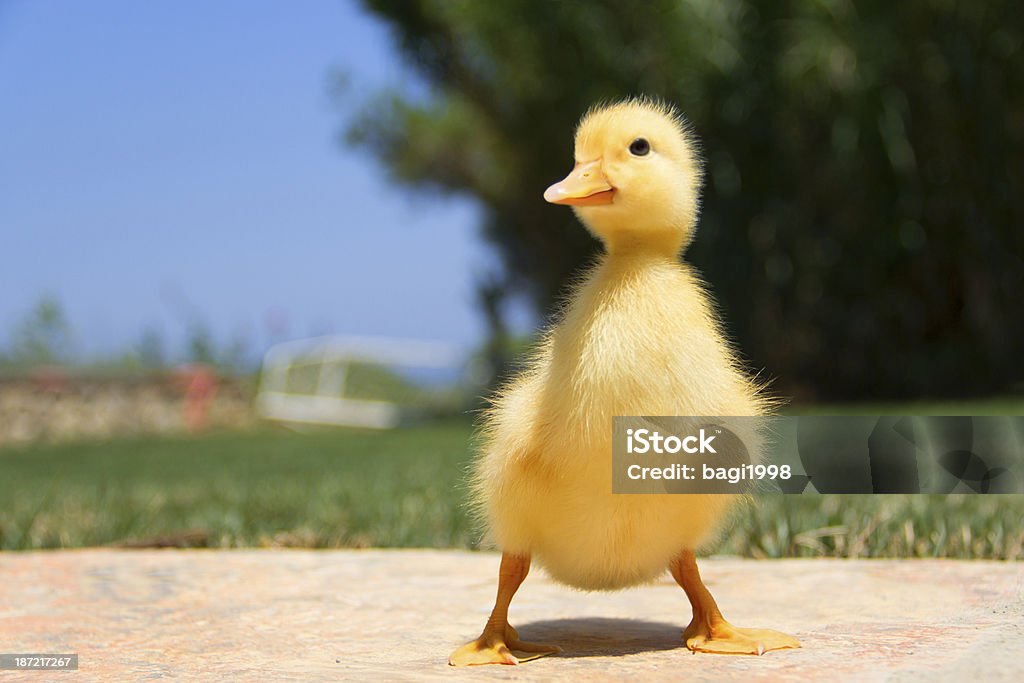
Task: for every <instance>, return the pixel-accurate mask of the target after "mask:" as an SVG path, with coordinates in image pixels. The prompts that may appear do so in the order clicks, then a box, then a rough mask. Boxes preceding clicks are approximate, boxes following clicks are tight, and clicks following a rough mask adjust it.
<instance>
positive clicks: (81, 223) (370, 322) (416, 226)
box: [0, 0, 494, 356]
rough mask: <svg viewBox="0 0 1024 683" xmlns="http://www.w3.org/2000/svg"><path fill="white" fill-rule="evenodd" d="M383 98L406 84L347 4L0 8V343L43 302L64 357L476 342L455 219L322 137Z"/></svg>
mask: <svg viewBox="0 0 1024 683" xmlns="http://www.w3.org/2000/svg"><path fill="white" fill-rule="evenodd" d="M289 8H291V10H289ZM339 71H340V72H345V73H347V74H348V76H349V79H350V85H349V89H348V91H347V92H348V94H347V95H346V96H343V97H342V98H340V99H339V98H336V97H333V96H332V95H331V84H332V79H331V74H332V73H334V72H339ZM386 85H397V86H399V87H417V85H419V84H418V83H417V82H416V81H415V77H414V76H413V75H411V74H410V73H409V72H408V70H406V69H404V68H403V65H402V64H401V63H400V62H399V60H398V58H397V56H396V54H395V52H394V50H393V49H392V46H391V43H390V40H389V35H388V32H387V29H386V28H385V27H384V26H382V25H381V24H380V23H379V22H377V21H376V20H375V19H373V18H372V17H370V16H367V15H366V14H365V13H364V12H363V10H362V9H361V8H360V7H359V6H358V5H357V4H356V3H355V2H353V1H345V0H334V1H328V0H321V1H319V2H303V3H300V4H293V3H281V2H269V1H268V2H222V1H218V2H213V3H184V4H183V3H180V2H167V1H164V2H149V1H147V2H132V1H129V0H120V1H103V0H97V1H95V2H88V3H84V2H80V3H72V2H62V3H57V2H33V1H31V0H14V1H11V0H7V1H5V2H2V3H0V188H2V189H0V256H2V259H0V347H6V346H7V344H8V343H9V339H8V334H9V331H10V329H11V327H12V326H13V325H14V324H15V323H16V321H18V320H19V319H21V318H22V317H23V316H24V315H25V313H26V312H27V311H28V310H29V309H30V308H31V307H32V305H33V304H34V303H35V302H36V301H38V300H39V298H40V297H42V296H43V295H46V294H51V295H53V296H56V297H57V298H58V299H59V300H60V301H61V303H62V304H63V305H64V308H65V310H66V311H67V313H68V314H69V317H70V320H71V322H72V324H73V326H74V329H75V332H76V341H77V350H78V351H79V352H80V353H81V354H82V355H84V356H90V355H100V354H103V353H108V352H111V351H113V350H116V349H121V348H125V347H127V346H129V345H131V344H133V343H135V342H136V341H137V340H138V339H139V337H140V336H141V334H142V332H143V330H145V329H147V328H151V329H155V330H156V331H158V332H160V333H161V334H162V335H163V336H164V338H165V340H166V341H167V345H168V346H169V347H170V348H171V349H176V348H179V347H180V345H181V343H182V339H183V334H184V327H185V320H186V319H187V318H188V316H189V315H192V314H193V313H195V314H198V315H199V316H200V317H201V319H202V320H204V321H205V322H206V323H207V324H208V325H209V326H210V327H211V328H212V330H213V331H214V333H215V335H216V336H217V338H218V339H219V340H222V341H224V340H228V339H230V338H233V337H236V336H243V337H245V338H246V339H248V340H249V342H250V344H251V347H252V349H253V351H254V352H261V351H262V350H263V348H264V347H265V345H266V343H267V340H268V339H269V338H270V337H269V331H268V323H267V321H268V318H275V319H278V320H280V321H284V322H285V325H286V326H285V328H284V329H285V334H284V336H287V337H289V338H298V337H304V336H308V335H311V334H320V333H329V332H347V333H359V334H381V335H395V336H403V337H412V338H423V339H438V340H444V341H448V342H451V343H454V344H458V345H459V346H461V347H469V346H470V345H472V344H473V343H475V342H477V341H479V339H480V338H481V337H482V335H483V328H482V324H481V321H480V320H479V317H478V316H477V315H476V313H475V310H474V306H473V285H472V283H473V279H474V276H475V274H477V273H480V272H483V271H485V270H486V269H487V268H488V267H489V265H490V264H492V263H493V262H494V257H493V256H492V255H491V254H490V253H489V251H488V250H487V249H486V248H485V247H484V246H483V245H482V243H481V241H480V240H479V239H478V237H477V230H476V219H477V210H476V208H475V206H474V205H473V204H472V203H471V202H469V201H468V200H442V199H430V198H424V197H422V196H416V195H410V194H409V193H408V192H406V191H403V190H402V189H401V188H398V187H394V186H392V185H390V184H389V183H388V181H387V178H386V176H385V174H384V173H383V171H382V170H381V169H380V167H378V166H377V165H376V163H375V162H374V161H373V160H372V159H370V158H369V157H368V156H366V155H365V153H363V152H360V151H357V150H351V149H346V148H345V147H344V146H343V145H342V144H341V143H340V142H339V134H340V132H341V130H342V128H343V125H344V121H345V117H346V115H347V114H349V113H351V112H352V111H354V107H355V106H356V105H355V103H356V102H358V101H359V100H360V98H363V97H366V96H367V95H368V94H370V93H372V92H373V91H374V90H375V89H377V88H379V87H383V86H386Z"/></svg>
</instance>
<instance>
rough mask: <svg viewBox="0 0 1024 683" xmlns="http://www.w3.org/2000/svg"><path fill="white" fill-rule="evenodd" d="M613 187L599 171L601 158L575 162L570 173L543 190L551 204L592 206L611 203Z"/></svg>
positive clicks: (613, 193)
mask: <svg viewBox="0 0 1024 683" xmlns="http://www.w3.org/2000/svg"><path fill="white" fill-rule="evenodd" d="M614 195H615V188H614V187H612V186H611V185H609V184H608V179H607V178H606V177H605V176H604V173H603V172H602V171H601V160H600V159H597V160H596V161H590V162H587V163H585V164H576V168H574V169H572V173H570V174H569V175H567V176H566V177H565V179H564V180H562V181H560V182H557V183H555V184H554V185H552V186H551V187H549V188H548V189H547V190H545V191H544V199H546V200H547V201H549V202H551V203H552V204H571V205H573V206H594V205H595V204H611V203H612V198H613V196H614Z"/></svg>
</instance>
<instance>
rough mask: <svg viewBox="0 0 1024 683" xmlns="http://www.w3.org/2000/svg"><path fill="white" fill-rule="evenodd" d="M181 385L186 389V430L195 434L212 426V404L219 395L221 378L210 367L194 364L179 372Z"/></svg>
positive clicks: (183, 413) (184, 413)
mask: <svg viewBox="0 0 1024 683" xmlns="http://www.w3.org/2000/svg"><path fill="white" fill-rule="evenodd" d="M178 377H179V380H180V385H181V386H182V388H183V389H184V393H185V396H184V399H183V401H182V420H183V422H184V423H185V428H186V429H187V430H188V431H189V432H191V433H193V434H195V433H196V432H201V431H203V430H204V429H206V428H207V427H208V426H209V424H210V403H211V402H212V401H213V397H214V395H215V394H216V393H217V384H218V382H219V378H218V377H217V373H216V371H215V370H214V369H213V368H211V367H210V366H208V365H204V364H202V363H193V364H192V365H186V366H185V367H183V368H181V369H180V370H179V371H178Z"/></svg>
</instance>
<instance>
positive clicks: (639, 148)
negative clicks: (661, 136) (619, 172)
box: [629, 138, 651, 157]
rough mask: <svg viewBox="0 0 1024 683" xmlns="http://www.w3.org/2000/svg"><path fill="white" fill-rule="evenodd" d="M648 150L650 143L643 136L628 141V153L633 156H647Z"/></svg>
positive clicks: (649, 149)
mask: <svg viewBox="0 0 1024 683" xmlns="http://www.w3.org/2000/svg"><path fill="white" fill-rule="evenodd" d="M650 151H651V143H649V142H647V140H645V139H644V138H637V139H636V140H633V142H631V143H629V153H630V154H632V155H633V156H635V157H644V156H647V153H648V152H650Z"/></svg>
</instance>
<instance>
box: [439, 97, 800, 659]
mask: <svg viewBox="0 0 1024 683" xmlns="http://www.w3.org/2000/svg"><path fill="white" fill-rule="evenodd" d="M575 156H576V167H575V168H574V169H573V171H572V172H571V173H570V174H569V176H568V177H566V178H565V179H564V180H562V181H561V182H559V183H557V184H555V185H552V186H551V187H550V188H548V190H547V191H546V192H545V193H544V198H545V199H546V200H547V201H549V202H552V203H555V204H568V205H571V206H572V207H573V208H574V210H575V212H576V215H577V216H578V217H579V218H580V220H581V221H582V222H583V223H584V224H585V225H586V226H587V228H588V229H589V230H590V231H591V232H592V233H593V234H594V235H595V236H596V237H597V238H598V239H600V240H601V241H602V242H603V243H604V246H605V249H606V252H607V253H606V255H605V256H604V257H603V258H602V259H601V261H600V262H599V263H598V264H597V265H596V267H594V268H593V269H592V270H591V271H590V272H589V273H588V274H587V275H586V277H585V278H584V280H583V281H582V282H581V283H580V284H579V285H578V286H577V287H576V289H575V291H574V292H573V294H572V296H571V298H570V300H569V302H568V305H567V307H566V309H565V311H564V313H563V316H562V319H561V321H560V322H559V323H558V324H556V325H555V326H554V327H553V328H552V329H551V330H550V331H549V333H548V334H547V335H546V337H545V339H544V341H543V342H542V343H541V344H540V346H539V348H538V350H537V351H536V353H535V355H534V357H533V358H532V360H531V362H530V364H529V366H528V367H527V369H526V370H525V371H524V372H523V373H521V374H520V375H519V377H517V378H516V379H515V380H514V381H513V382H512V383H511V384H510V385H509V386H508V387H507V388H506V389H505V390H504V391H503V392H502V393H501V394H500V395H499V396H498V397H497V398H496V400H495V402H494V405H493V407H492V409H491V410H490V411H489V412H488V414H487V417H486V420H485V424H484V429H483V437H484V443H483V447H482V451H481V453H480V455H479V457H478V459H477V460H476V462H475V465H474V493H475V502H476V503H477V505H478V509H479V511H480V512H481V515H482V516H483V517H484V518H485V519H486V521H487V525H488V529H489V535H490V537H491V539H492V540H493V541H494V542H495V543H496V544H497V545H498V547H500V548H501V550H502V551H503V554H502V558H501V568H500V571H499V578H498V597H497V601H496V603H495V606H494V611H493V612H492V613H491V616H490V618H489V619H488V621H487V625H486V627H485V628H484V631H483V634H482V635H481V636H480V637H479V638H477V639H476V640H474V641H472V642H470V643H467V644H466V645H464V646H462V647H460V648H459V649H457V650H456V651H455V652H453V653H452V655H451V657H450V658H449V663H450V664H453V665H470V664H517V663H519V662H520V661H525V660H527V659H533V658H536V657H540V656H544V655H546V654H551V653H553V652H558V651H559V648H558V647H555V646H553V645H541V644H535V643H526V642H523V641H521V640H519V636H518V634H517V632H516V630H515V629H514V628H512V627H511V626H510V625H509V623H508V620H507V615H508V606H509V603H510V602H511V600H512V596H513V595H514V594H515V592H516V590H517V589H518V588H519V586H520V584H521V583H522V582H523V580H524V579H525V578H526V575H527V572H528V571H529V569H530V563H531V560H536V561H537V562H538V563H539V564H540V565H541V566H543V567H544V568H545V569H546V570H547V571H548V573H549V574H550V575H551V577H552V578H554V579H555V580H557V581H560V582H562V583H565V584H568V585H570V586H574V587H576V588H580V589H584V590H614V589H618V588H624V587H626V586H633V585H636V584H641V583H644V582H650V581H652V580H654V579H656V578H657V577H658V576H660V575H661V574H662V573H663V572H664V571H665V570H666V569H668V570H669V571H670V572H671V574H672V576H673V577H674V578H675V579H676V581H677V582H678V583H679V585H680V586H682V588H683V590H684V591H685V592H686V596H687V597H688V598H689V601H690V604H691V606H692V608H693V619H692V621H691V622H690V625H689V626H688V627H687V628H686V630H685V632H684V634H683V638H684V640H685V642H686V646H687V647H688V648H690V649H691V650H700V651H704V652H723V653H749V654H761V653H763V652H765V651H767V650H774V649H780V648H792V647H799V646H800V643H799V641H797V639H796V638H793V637H791V636H788V635H785V634H783V633H779V632H777V631H769V630H764V629H743V628H737V627H734V626H732V625H731V624H730V623H729V622H727V621H726V620H725V619H724V618H723V617H722V613H721V612H720V611H719V609H718V606H717V605H716V604H715V600H714V598H713V597H712V596H711V593H710V592H708V589H707V588H706V587H705V586H704V584H703V583H702V582H701V578H700V574H699V573H698V571H697V564H696V559H695V557H694V549H696V548H698V547H699V546H701V544H702V543H704V542H706V541H707V540H708V539H709V538H710V537H711V536H712V535H713V534H714V533H715V531H716V530H717V527H718V525H719V523H720V521H721V520H722V518H723V516H724V515H725V513H726V511H727V509H728V507H729V506H730V504H731V503H732V502H734V500H735V497H734V496H730V495H703V494H690V495H613V494H612V489H611V452H612V445H611V444H612V417H613V416H616V415H760V414H763V413H764V412H765V410H766V408H767V402H766V399H764V398H763V397H762V396H761V395H760V393H759V387H758V386H757V385H756V384H755V383H754V382H752V381H751V379H750V378H748V377H747V376H745V375H744V373H743V372H742V370H741V369H740V368H739V364H738V362H737V360H736V357H735V355H734V352H733V351H732V349H731V348H730V346H729V344H728V343H727V342H726V340H725V339H724V336H723V333H722V331H721V329H720V327H719V324H718V322H717V320H716V318H715V314H714V312H713V310H712V307H711V305H710V303H709V298H708V295H707V294H706V293H705V291H704V289H703V287H702V285H701V282H700V280H699V279H698V277H697V276H696V275H695V274H694V272H693V271H692V270H691V269H690V268H689V267H688V266H687V265H685V264H684V263H681V262H680V260H679V254H680V252H681V251H682V249H683V248H684V247H685V246H686V245H687V244H688V243H689V241H690V239H691V237H692V235H693V231H694V229H695V226H696V220H697V211H698V193H699V190H700V184H701V169H700V163H699V161H698V159H697V155H696V153H695V150H694V143H693V141H692V140H691V138H690V136H689V134H688V132H687V129H686V126H685V125H684V123H683V122H682V120H681V119H680V117H679V116H678V115H677V114H676V113H675V112H674V111H673V110H672V109H670V108H668V107H667V106H664V105H662V104H659V103H656V102H652V101H649V100H630V101H626V102H622V103H619V104H614V105H611V106H605V107H600V108H596V109H594V110H592V111H591V112H589V113H588V114H587V115H586V116H585V117H584V119H583V121H582V123H581V124H580V126H579V129H578V130H577V133H576V150H575Z"/></svg>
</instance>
